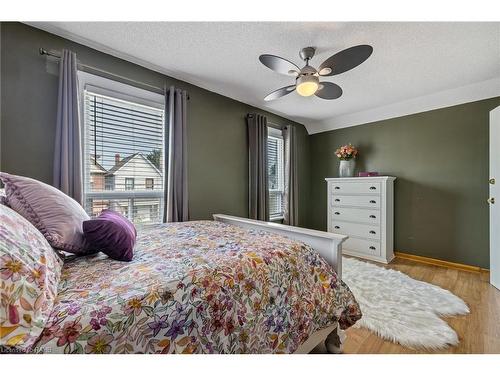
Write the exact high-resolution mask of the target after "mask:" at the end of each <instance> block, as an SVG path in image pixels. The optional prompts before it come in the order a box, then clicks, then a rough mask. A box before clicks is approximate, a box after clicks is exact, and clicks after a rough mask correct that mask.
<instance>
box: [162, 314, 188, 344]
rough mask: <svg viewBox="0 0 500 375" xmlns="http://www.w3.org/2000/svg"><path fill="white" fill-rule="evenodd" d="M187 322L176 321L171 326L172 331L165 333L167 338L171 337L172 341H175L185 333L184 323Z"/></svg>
mask: <svg viewBox="0 0 500 375" xmlns="http://www.w3.org/2000/svg"><path fill="white" fill-rule="evenodd" d="M185 322H186V320H185V319H184V320H181V321H176V320H175V321H174V322H173V323H172V325H171V326H170V329H169V330H168V331H167V333H165V336H168V337H171V338H172V340H175V339H176V338H177V336H179V335H181V334H183V333H184V323H185Z"/></svg>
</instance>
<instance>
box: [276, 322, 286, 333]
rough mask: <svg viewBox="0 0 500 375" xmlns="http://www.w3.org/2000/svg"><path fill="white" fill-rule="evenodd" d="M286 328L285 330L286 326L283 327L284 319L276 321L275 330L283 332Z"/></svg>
mask: <svg viewBox="0 0 500 375" xmlns="http://www.w3.org/2000/svg"><path fill="white" fill-rule="evenodd" d="M284 330H285V329H284V327H283V321H281V320H278V321H277V322H276V325H275V327H274V332H277V333H278V332H283V331H284Z"/></svg>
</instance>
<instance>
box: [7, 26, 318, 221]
mask: <svg viewBox="0 0 500 375" xmlns="http://www.w3.org/2000/svg"><path fill="white" fill-rule="evenodd" d="M39 47H44V48H45V49H47V50H61V49H62V48H69V49H71V50H73V51H75V52H76V53H77V55H78V58H79V60H80V61H81V62H82V63H84V64H88V65H91V66H94V67H97V68H100V69H104V70H106V71H110V72H113V73H115V74H119V75H122V76H125V77H129V78H132V79H134V80H137V81H141V82H145V83H148V84H152V85H156V86H160V87H162V86H163V84H164V82H166V83H167V84H168V85H171V84H174V85H176V86H177V87H180V88H183V89H186V90H188V92H189V95H190V98H191V99H190V101H189V104H188V105H189V107H188V111H189V112H188V168H189V171H188V183H189V199H190V201H189V210H190V217H191V218H192V219H208V218H210V217H211V214H212V213H216V212H219V213H228V214H233V215H238V216H247V215H248V151H247V133H246V123H245V115H246V114H247V113H249V112H257V113H263V114H265V115H266V116H268V119H269V121H271V122H273V123H275V124H278V125H285V124H294V125H295V126H296V127H297V134H298V138H299V150H300V151H299V152H300V155H299V166H298V167H299V176H301V177H300V181H299V189H300V191H301V197H302V198H301V200H300V202H299V221H300V224H301V225H306V218H307V216H308V211H307V209H308V202H307V200H306V199H307V197H308V196H309V168H308V167H309V139H308V138H309V137H308V135H307V132H306V130H305V128H304V126H303V125H301V124H297V123H294V122H292V121H290V120H287V119H285V118H282V117H279V116H276V115H273V114H271V113H267V112H264V111H262V110H259V109H256V108H254V107H251V106H249V105H246V104H244V103H241V102H238V101H236V100H233V99H230V98H227V97H224V96H221V95H218V94H215V93H213V92H210V91H207V90H204V89H202V88H200V87H197V86H194V85H190V84H188V83H186V82H182V81H178V80H175V79H173V78H170V77H167V76H164V75H162V74H160V73H157V72H154V71H151V70H149V69H146V68H143V67H141V66H138V65H135V64H132V63H130V62H127V61H124V60H121V59H118V58H115V57H112V56H110V55H107V54H104V53H101V52H99V51H96V50H94V49H92V48H88V47H86V46H83V45H81V44H77V43H73V42H71V41H69V40H66V39H64V38H60V37H58V36H56V35H53V34H50V33H47V32H44V31H41V30H38V29H35V28H32V27H30V26H27V25H24V24H21V23H5V22H4V23H2V24H1V81H2V82H1V120H0V121H1V123H0V125H1V129H0V130H1V153H0V159H1V165H0V167H1V170H3V171H5V172H10V173H15V174H20V175H25V176H30V177H33V178H37V179H39V180H41V181H44V182H48V183H50V182H51V181H52V155H53V147H54V137H55V123H56V109H57V76H56V75H54V74H50V73H48V72H47V66H46V65H47V64H46V59H45V58H44V57H42V56H40V55H39V54H38V48H39ZM165 53H169V51H166V52H165Z"/></svg>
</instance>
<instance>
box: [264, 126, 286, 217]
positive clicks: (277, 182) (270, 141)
mask: <svg viewBox="0 0 500 375" xmlns="http://www.w3.org/2000/svg"><path fill="white" fill-rule="evenodd" d="M267 172H268V177H269V217H270V218H271V219H277V218H281V217H283V193H284V185H285V168H284V144H283V136H282V135H281V132H280V131H276V130H275V129H271V128H269V135H268V137H267Z"/></svg>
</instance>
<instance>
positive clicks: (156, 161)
mask: <svg viewBox="0 0 500 375" xmlns="http://www.w3.org/2000/svg"><path fill="white" fill-rule="evenodd" d="M84 123H85V125H84V126H85V144H84V150H85V151H84V152H85V158H84V160H85V178H84V195H85V209H86V211H87V213H88V214H89V215H90V216H97V215H99V213H100V212H101V211H102V210H103V209H106V208H109V209H112V210H115V211H118V212H120V213H121V214H123V215H124V216H126V217H128V218H129V219H130V220H131V221H133V222H134V223H136V224H140V223H154V222H160V221H161V220H162V217H163V184H164V178H163V176H164V173H165V162H164V155H163V149H164V111H163V109H160V108H156V107H155V106H153V105H152V106H148V105H144V104H142V103H141V104H139V103H136V102H133V101H126V100H122V99H118V98H114V97H112V96H105V95H101V94H98V93H95V92H92V91H90V90H85V91H84Z"/></svg>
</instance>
